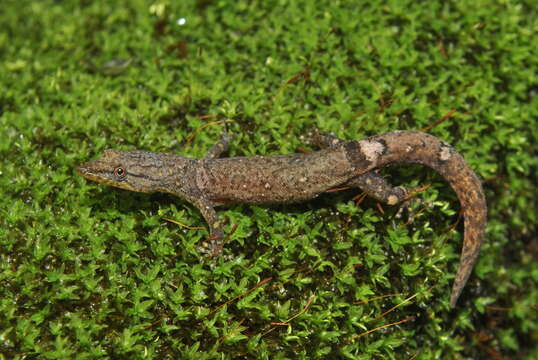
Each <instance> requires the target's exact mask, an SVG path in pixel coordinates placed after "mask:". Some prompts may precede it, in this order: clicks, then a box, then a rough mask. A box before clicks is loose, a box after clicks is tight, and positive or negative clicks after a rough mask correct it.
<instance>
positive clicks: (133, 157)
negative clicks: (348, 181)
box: [77, 149, 167, 193]
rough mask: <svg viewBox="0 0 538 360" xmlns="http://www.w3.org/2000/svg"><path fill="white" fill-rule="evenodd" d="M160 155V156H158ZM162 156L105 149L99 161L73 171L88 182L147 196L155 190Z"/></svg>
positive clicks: (164, 159) (159, 181)
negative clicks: (143, 193) (146, 194)
mask: <svg viewBox="0 0 538 360" xmlns="http://www.w3.org/2000/svg"><path fill="white" fill-rule="evenodd" d="M159 155H160V156H159ZM165 157H166V155H164V154H157V153H150V152H146V151H138V150H132V151H122V150H112V149H109V150H105V151H104V153H103V156H101V158H99V159H97V160H94V161H89V162H87V163H84V164H82V165H80V166H79V168H78V169H77V172H78V173H79V174H80V175H81V176H83V177H85V178H86V179H88V180H92V181H96V182H99V183H103V184H107V185H111V186H115V187H118V188H121V189H125V190H130V191H137V192H145V193H151V192H155V191H159V184H160V183H162V181H163V177H164V176H165V175H167V174H163V168H166V166H165V165H166V164H164V162H165V161H166V158H165Z"/></svg>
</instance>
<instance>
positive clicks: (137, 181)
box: [78, 131, 487, 307]
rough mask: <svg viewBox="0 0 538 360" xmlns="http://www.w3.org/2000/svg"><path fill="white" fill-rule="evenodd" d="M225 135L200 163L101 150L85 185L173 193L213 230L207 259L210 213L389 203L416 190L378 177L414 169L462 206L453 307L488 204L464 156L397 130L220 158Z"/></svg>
mask: <svg viewBox="0 0 538 360" xmlns="http://www.w3.org/2000/svg"><path fill="white" fill-rule="evenodd" d="M230 139H231V137H230V136H225V137H224V138H223V139H222V140H221V141H220V142H219V143H217V144H216V145H215V146H214V147H213V148H211V149H210V150H209V152H208V154H207V156H206V157H205V158H203V159H192V158H186V157H182V156H178V155H171V154H162V153H152V152H146V151H121V150H106V151H105V152H104V154H103V156H102V157H101V158H100V159H99V160H95V161H91V162H88V163H85V164H82V165H81V166H80V167H79V169H78V172H79V174H80V175H82V176H84V177H85V178H87V179H90V180H93V181H97V182H100V183H105V184H108V185H112V186H116V187H119V188H122V189H127V190H131V191H139V192H146V193H151V192H164V193H170V194H173V195H176V196H179V197H181V198H184V199H185V200H187V201H188V202H190V203H192V204H193V205H194V206H196V207H197V208H198V209H199V210H200V211H201V213H202V215H203V216H204V218H205V220H206V221H207V223H208V225H209V229H210V239H211V245H212V254H213V255H219V254H220V253H221V252H222V246H223V244H222V240H223V235H224V234H223V231H222V223H221V222H220V221H219V219H218V217H217V214H216V212H215V209H214V207H215V206H218V205H222V204H228V203H247V204H274V203H292V202H299V201H305V200H309V199H312V198H315V197H317V196H318V195H319V194H321V193H323V192H326V191H327V190H330V189H332V188H335V187H340V186H348V187H360V188H361V189H363V190H364V191H365V192H366V193H368V194H369V195H370V196H372V197H374V198H375V199H377V200H379V201H382V202H385V203H387V204H389V205H394V204H397V203H401V202H403V201H405V200H407V199H408V198H409V194H411V193H412V192H413V189H409V188H404V187H391V186H390V185H389V184H388V183H387V182H386V180H385V179H384V178H383V177H382V176H381V175H379V174H378V173H377V172H376V171H377V170H378V169H380V168H383V167H385V166H387V165H394V164H403V163H418V164H423V165H426V166H428V167H431V168H433V169H434V170H436V171H437V172H439V173H440V174H441V175H442V176H443V177H444V178H445V179H446V181H447V182H448V183H449V184H450V185H451V186H452V188H453V189H454V191H455V192H456V194H457V196H458V198H459V201H460V203H461V208H462V213H463V216H464V219H465V235H464V241H463V249H462V253H461V260H460V267H459V269H458V273H457V275H456V279H455V280H454V284H453V287H452V293H451V296H450V304H451V306H452V307H454V306H455V304H456V301H457V300H458V297H459V296H460V294H461V291H462V289H463V287H464V286H465V283H466V282H467V279H468V278H469V275H470V274H471V271H472V268H473V266H474V263H475V262H476V259H477V257H478V253H479V250H480V246H481V244H482V239H483V236H484V229H485V226H486V212H487V210H486V200H485V198H484V193H483V191H482V185H481V183H480V180H479V179H478V177H477V176H476V174H475V173H474V171H473V170H472V169H471V168H470V167H469V166H468V165H467V163H466V162H465V160H464V159H463V157H462V156H461V155H460V154H458V153H457V152H456V151H455V150H454V149H453V148H452V147H451V146H450V145H448V144H447V143H445V142H443V141H441V140H439V139H437V138H436V137H434V136H432V135H428V134H425V133H420V132H414V131H395V132H390V133H386V134H381V135H377V136H372V137H370V138H367V139H364V140H359V141H342V140H339V139H337V138H334V137H332V136H327V135H321V134H315V135H314V142H315V143H316V144H318V145H320V146H321V147H323V149H322V150H320V151H316V152H311V153H307V154H292V155H282V156H252V157H234V158H218V157H219V156H220V155H221V154H222V153H223V152H224V151H226V150H227V148H228V146H229V142H230Z"/></svg>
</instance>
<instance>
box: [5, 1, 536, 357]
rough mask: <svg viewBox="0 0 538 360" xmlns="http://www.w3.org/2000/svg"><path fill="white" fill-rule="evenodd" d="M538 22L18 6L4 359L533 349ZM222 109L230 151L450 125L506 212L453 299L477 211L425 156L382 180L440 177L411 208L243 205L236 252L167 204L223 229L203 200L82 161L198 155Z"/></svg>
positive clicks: (522, 12) (492, 223)
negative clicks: (464, 206)
mask: <svg viewBox="0 0 538 360" xmlns="http://www.w3.org/2000/svg"><path fill="white" fill-rule="evenodd" d="M352 4H353V5H352ZM537 15H538V14H537V5H536V3H535V1H531V0H528V1H484V0H482V1H475V2H468V1H448V2H441V1H430V2H417V1H400V0H398V1H382V2H378V3H376V2H371V1H368V2H366V1H363V2H360V1H356V2H351V1H349V2H345V1H336V2H335V1H316V2H313V1H300V2H287V1H211V0H207V1H206V0H199V1H171V0H169V1H166V0H163V1H140V0H129V1H21V0H18V1H9V0H8V1H4V2H3V3H2V12H1V13H0V60H1V62H0V129H1V131H0V158H1V163H0V187H1V194H2V197H1V199H0V216H1V218H0V269H1V272H0V294H1V297H0V339H1V341H0V354H1V355H0V358H2V359H37V358H46V359H68V358H69V359H99V358H103V359H106V358H132V359H138V358H140V359H145V358H151V359H174V358H184V359H188V358H192V359H217V358H218V359H232V358H259V359H264V358H273V359H286V358H288V359H307V358H323V357H331V358H348V359H370V358H373V359H434V358H436V359H464V358H492V359H516V358H517V359H524V358H527V359H531V358H534V359H536V358H537V357H538V350H537V349H536V345H535V344H537V343H538V321H537V320H538V314H537V312H538V309H537V308H536V307H537V304H538V290H537V288H536V282H537V281H538V240H537V238H538V236H537V225H536V216H537V215H536V214H537V212H538V209H537V195H536V194H537V190H536V182H537V175H536V174H537V172H538V146H537V144H538V126H537V122H538V120H537V119H538V98H537V92H538V76H537V73H538V71H537V69H538V51H537V44H538V36H537V34H538V16H537ZM119 59H123V60H128V59H130V60H131V61H130V63H129V64H127V65H126V66H123V65H122V64H121V63H120V64H119V65H118V64H116V65H114V64H110V61H111V60H119ZM226 119H231V120H233V122H230V123H228V128H229V129H230V130H231V131H233V132H235V133H236V134H237V135H238V136H237V137H236V138H235V141H234V143H233V145H232V148H231V151H230V153H231V155H253V154H277V153H278V154H279V153H291V152H296V151H298V149H300V147H301V146H303V144H302V142H301V140H300V137H301V135H303V134H305V132H306V131H308V130H309V129H311V128H314V127H318V128H321V129H322V130H325V131H333V132H335V133H336V134H337V135H339V136H340V137H342V138H346V139H357V138H362V137H365V136H368V135H373V134H376V133H381V132H386V131H390V130H396V129H406V130H411V129H422V128H424V127H427V126H429V125H432V124H435V123H436V122H438V120H441V119H445V121H444V122H441V123H440V124H438V125H436V126H434V127H433V128H432V129H431V130H430V133H432V134H434V135H436V136H438V137H440V138H442V139H443V140H445V141H447V142H450V143H452V144H453V145H455V147H456V148H457V149H458V150H459V151H460V152H461V153H462V154H463V155H464V156H465V158H466V159H467V160H468V162H469V163H470V165H471V166H472V167H473V168H474V169H476V171H477V173H478V174H479V175H480V176H481V177H482V178H483V179H485V182H484V187H485V191H486V196H487V199H488V204H489V218H490V220H489V224H488V228H487V239H486V242H485V245H484V247H483V251H482V254H481V257H480V260H479V262H478V264H477V266H476V269H475V271H474V273H473V275H472V277H471V279H470V281H469V283H468V285H467V287H466V289H465V291H464V294H463V296H462V298H461V299H460V302H459V304H458V307H457V308H456V309H454V310H451V309H450V308H449V306H448V297H449V292H450V285H451V282H452V279H453V277H454V274H455V271H456V268H457V266H458V261H459V259H458V254H459V251H460V248H461V242H462V230H463V229H462V226H461V225H459V226H458V227H456V229H454V230H451V226H452V225H453V224H454V223H455V222H456V221H457V218H458V216H457V215H458V209H459V206H458V203H457V200H456V198H455V196H454V194H453V192H452V191H451V190H450V189H449V187H448V186H447V185H446V183H444V182H443V181H442V179H441V178H440V177H439V176H437V175H436V174H435V173H433V172H432V171H425V170H424V169H423V168H421V167H418V166H412V167H404V168H400V169H392V170H388V171H387V172H386V173H387V174H388V175H390V177H391V181H392V182H393V183H394V184H408V185H423V184H430V185H431V187H430V188H429V189H428V190H427V191H425V192H424V193H422V194H421V195H420V196H421V197H423V198H424V199H425V200H427V201H429V202H431V203H433V204H434V205H435V206H434V207H433V208H432V209H423V210H424V211H422V212H421V213H420V215H419V216H418V217H417V219H416V220H415V221H414V222H413V223H412V224H407V223H406V221H405V218H404V219H397V218H395V216H394V215H395V213H396V211H397V209H393V208H390V207H386V206H384V207H383V209H384V213H381V212H380V209H379V208H378V206H377V204H376V203H375V201H372V200H365V201H363V202H362V203H361V204H360V205H358V206H357V204H356V203H355V202H354V201H353V200H352V197H353V196H355V195H357V192H353V191H343V192H339V193H331V194H327V195H326V196H322V197H321V198H320V199H318V200H316V201H312V202H308V203H304V204H297V205H291V206H272V207H256V206H244V205H237V206H230V207H227V208H222V209H220V210H219V212H220V214H221V215H222V216H223V218H224V219H226V224H227V225H226V229H227V232H228V233H231V235H230V237H229V239H228V242H227V246H226V250H225V257H224V258H222V259H219V260H208V259H206V258H203V257H202V256H201V255H200V253H199V252H198V250H197V248H198V246H199V244H200V243H201V242H203V240H204V239H205V238H206V236H207V232H206V230H205V227H204V230H189V229H185V228H181V227H178V226H176V225H174V224H171V223H168V222H166V221H164V220H163V218H165V217H166V218H171V219H175V220H178V221H181V222H183V223H186V224H189V225H192V226H205V224H204V222H203V219H202V218H201V216H200V214H199V213H198V212H197V211H196V210H195V208H193V207H192V206H191V205H189V204H187V203H185V202H183V201H181V200H179V199H176V198H173V197H170V196H166V195H159V194H155V195H146V194H136V193H130V192H127V191H122V190H118V189H114V188H110V187H106V186H102V185H97V184H94V183H89V182H88V181H86V180H84V179H82V178H81V177H79V176H77V174H76V173H75V169H76V167H77V165H78V164H79V163H81V162H83V161H87V160H89V159H93V158H95V157H96V156H97V155H98V154H99V153H101V152H102V151H103V149H105V148H109V147H110V148H121V149H134V148H140V149H146V150H151V151H163V152H178V153H182V154H185V155H190V156H198V157H199V156H202V155H203V153H204V151H205V150H207V149H208V148H209V147H210V145H211V144H212V143H214V142H215V141H216V140H218V138H219V134H220V133H221V131H222V130H223V121H224V120H226ZM234 228H236V230H235V232H233V233H232V229H234ZM406 299H409V300H407V301H405V300H406ZM223 305H224V306H223ZM397 305H399V306H398V307H396V308H395V309H394V310H393V311H390V312H387V311H388V310H389V309H392V308H393V307H395V306H397ZM289 319H291V320H289ZM287 320H289V321H287ZM286 321H287V325H275V323H276V322H281V323H282V322H286Z"/></svg>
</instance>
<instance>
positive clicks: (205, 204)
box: [188, 196, 224, 257]
mask: <svg viewBox="0 0 538 360" xmlns="http://www.w3.org/2000/svg"><path fill="white" fill-rule="evenodd" d="M188 201H189V202H190V203H191V204H192V205H194V206H195V207H196V208H197V209H198V210H200V213H201V214H202V216H203V217H204V220H205V221H206V223H207V226H208V227H209V237H208V239H207V240H208V242H209V244H208V245H209V251H208V255H209V256H211V257H217V256H220V255H221V254H222V249H223V247H224V231H223V230H222V223H221V221H220V219H219V217H218V215H217V212H216V211H215V204H214V203H213V202H211V201H210V200H208V199H206V198H205V197H204V196H199V197H196V198H195V197H191V198H190V199H188Z"/></svg>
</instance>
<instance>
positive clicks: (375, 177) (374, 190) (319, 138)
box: [308, 129, 425, 222]
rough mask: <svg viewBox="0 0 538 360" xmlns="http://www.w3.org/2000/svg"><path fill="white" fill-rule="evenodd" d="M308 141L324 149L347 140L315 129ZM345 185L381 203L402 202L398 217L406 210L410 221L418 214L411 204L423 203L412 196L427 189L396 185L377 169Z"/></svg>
mask: <svg viewBox="0 0 538 360" xmlns="http://www.w3.org/2000/svg"><path fill="white" fill-rule="evenodd" d="M308 143H309V144H310V145H313V146H317V147H319V148H322V149H323V148H333V147H337V146H340V145H341V144H343V143H345V141H344V140H341V139H339V138H337V137H336V136H335V135H332V134H329V133H325V132H321V131H319V130H317V129H315V130H313V131H311V132H310V133H309V134H308ZM343 185H344V186H349V187H357V188H360V189H361V190H362V191H364V192H365V193H366V194H367V195H368V196H370V197H371V198H373V199H375V200H377V201H379V202H381V203H384V204H387V205H397V204H400V209H399V210H398V213H397V214H396V217H401V216H402V212H403V211H404V210H405V211H406V212H407V214H408V216H409V220H408V221H409V222H413V220H414V218H415V215H416V214H415V212H414V211H413V209H412V208H411V206H410V205H411V203H413V202H418V203H422V200H421V199H418V198H416V197H412V196H413V195H414V194H416V193H418V192H420V191H422V190H424V189H425V187H412V188H407V187H404V186H395V187H394V186H392V185H390V184H389V182H388V181H387V180H385V178H384V177H383V175H381V174H379V173H378V172H377V171H375V170H372V171H369V172H367V173H365V174H361V175H358V176H356V177H354V178H353V179H351V180H350V181H348V182H347V183H345V184H343Z"/></svg>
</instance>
